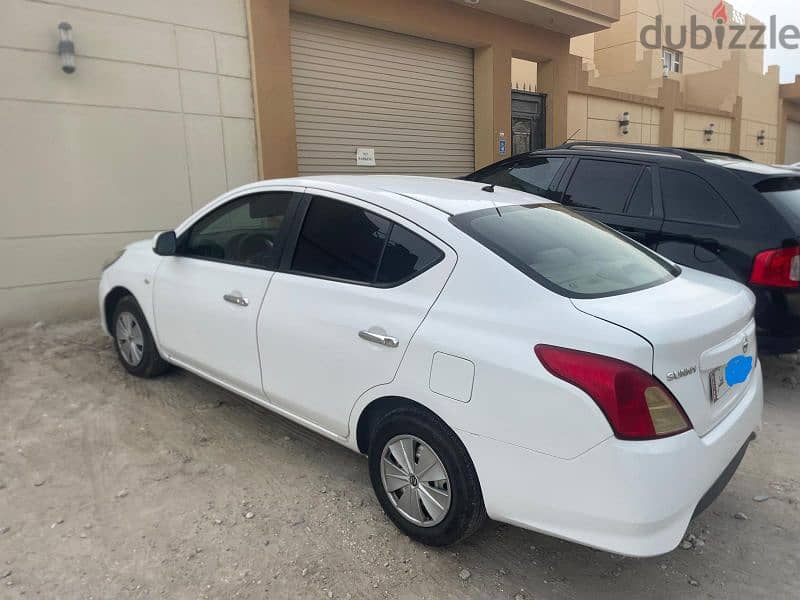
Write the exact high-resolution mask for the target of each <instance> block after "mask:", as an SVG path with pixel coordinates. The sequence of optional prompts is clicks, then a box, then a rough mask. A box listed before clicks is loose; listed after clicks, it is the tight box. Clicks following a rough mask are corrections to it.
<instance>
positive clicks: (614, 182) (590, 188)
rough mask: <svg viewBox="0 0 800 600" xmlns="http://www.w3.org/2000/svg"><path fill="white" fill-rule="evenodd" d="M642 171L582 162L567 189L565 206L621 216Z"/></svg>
mask: <svg viewBox="0 0 800 600" xmlns="http://www.w3.org/2000/svg"><path fill="white" fill-rule="evenodd" d="M641 170H642V168H641V167H640V166H639V165H632V164H629V163H620V162H610V161H605V160H586V159H583V160H581V161H580V162H579V163H578V166H577V167H576V168H575V173H574V174H573V175H572V179H571V180H570V182H569V185H568V186H567V192H566V194H565V196H564V202H565V203H567V204H571V205H573V206H575V207H578V208H591V209H593V210H601V211H603V212H608V213H622V212H623V210H624V208H625V203H626V202H627V201H628V196H630V194H631V190H632V189H633V186H634V184H635V183H636V179H637V177H638V176H639V172H640V171H641Z"/></svg>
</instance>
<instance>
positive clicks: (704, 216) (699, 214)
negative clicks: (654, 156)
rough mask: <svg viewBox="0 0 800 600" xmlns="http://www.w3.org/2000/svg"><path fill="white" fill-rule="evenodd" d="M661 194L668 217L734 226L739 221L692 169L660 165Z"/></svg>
mask: <svg viewBox="0 0 800 600" xmlns="http://www.w3.org/2000/svg"><path fill="white" fill-rule="evenodd" d="M661 195H662V198H663V201H664V217H665V218H666V219H667V220H669V221H685V222H689V223H701V224H706V225H726V226H734V227H735V226H737V225H738V224H739V220H738V219H737V218H736V215H735V214H733V211H732V210H731V208H730V207H729V206H728V204H727V203H726V202H725V201H724V200H723V199H722V197H721V196H720V195H719V194H718V193H717V192H716V190H715V189H714V188H713V187H711V185H710V184H709V183H708V182H707V181H706V180H705V179H703V178H702V177H699V176H698V175H695V174H694V173H687V172H686V171H677V170H675V169H661Z"/></svg>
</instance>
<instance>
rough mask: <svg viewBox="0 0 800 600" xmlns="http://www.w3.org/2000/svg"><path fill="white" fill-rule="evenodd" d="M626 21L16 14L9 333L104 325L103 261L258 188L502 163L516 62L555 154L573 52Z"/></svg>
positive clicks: (6, 49)
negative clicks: (275, 181) (531, 67)
mask: <svg viewBox="0 0 800 600" xmlns="http://www.w3.org/2000/svg"><path fill="white" fill-rule="evenodd" d="M618 17H619V0H570V1H567V0H560V1H559V2H551V1H549V0H541V1H539V0H482V1H481V2H480V4H477V5H475V3H469V2H468V3H465V2H463V1H457V2H456V1H450V0H381V1H380V2H372V1H371V2H367V1H365V0H247V1H246V0H169V1H168V2H165V1H162V0H139V1H136V2H132V1H130V0H59V1H58V2H50V1H47V0H45V1H38V0H3V2H2V3H1V4H0V75H2V79H3V85H2V86H0V131H3V132H4V134H5V139H6V143H5V144H3V145H2V146H0V153H1V155H0V176H1V177H2V180H3V183H4V189H5V193H4V194H3V197H2V200H0V326H7V325H15V324H24V323H31V322H34V321H38V320H52V319H59V318H64V317H75V316H81V315H89V314H92V313H93V312H94V311H95V310H96V299H95V294H96V284H97V281H98V277H99V272H100V269H101V264H102V262H103V260H104V259H105V258H107V257H109V256H111V255H113V254H114V253H115V251H117V250H118V249H119V248H121V247H123V246H124V245H125V244H127V243H128V242H130V241H133V240H136V239H141V238H145V237H149V236H152V235H154V234H155V233H156V232H158V231H160V230H165V229H171V228H173V227H174V226H175V225H176V224H177V223H179V222H180V221H181V220H183V219H184V218H185V217H186V216H188V215H189V214H191V213H192V212H193V211H194V210H196V209H198V208H199V207H201V206H203V205H204V204H206V203H207V202H209V201H211V200H212V199H213V198H214V197H215V196H217V195H218V194H220V193H222V192H223V191H225V190H227V189H230V188H233V187H236V186H238V185H239V184H242V183H246V182H249V181H253V180H255V179H257V178H258V177H264V178H268V177H276V176H291V175H297V174H301V173H302V174H308V173H326V172H327V173H330V172H339V173H341V172H402V173H419V174H430V175H442V176H453V175H460V174H464V173H467V172H470V171H471V170H473V169H474V168H475V167H476V166H480V165H483V164H487V163H490V162H492V161H493V160H495V159H497V158H500V157H502V156H503V155H504V151H505V154H507V152H508V150H505V147H504V144H503V140H504V139H505V136H506V135H509V132H510V127H511V107H510V102H509V90H510V88H511V60H512V58H514V57H517V58H521V59H526V60H532V61H536V62H538V63H539V65H540V66H541V67H540V80H541V86H542V87H543V89H546V91H547V92H548V102H550V103H552V105H551V106H550V110H549V111H548V118H549V119H550V123H548V132H549V133H548V135H549V136H550V140H549V141H552V140H557V139H558V138H560V137H563V136H564V135H566V106H567V94H568V89H567V85H566V73H567V67H566V65H567V64H568V62H569V46H570V38H571V37H574V36H576V35H583V34H586V33H590V32H593V31H597V30H599V29H602V28H605V27H608V26H610V25H611V24H612V23H613V22H614V21H615V20H616V19H617V18H618ZM61 23H65V27H66V24H68V25H69V28H70V29H69V31H70V34H71V38H72V42H73V43H74V65H75V70H74V72H72V73H66V72H65V71H64V70H62V67H63V66H64V63H63V61H64V60H67V59H68V58H67V57H66V56H65V57H62V56H59V53H58V49H59V40H60V35H62V33H61V31H62V30H61V29H59V24H61ZM68 54H69V53H68V52H67V53H66V55H68ZM359 149H360V150H361V151H362V152H360V153H358V152H357V150H359ZM357 154H358V156H360V157H361V158H358V156H357ZM373 161H374V166H371V165H372V164H373Z"/></svg>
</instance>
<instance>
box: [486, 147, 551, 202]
mask: <svg viewBox="0 0 800 600" xmlns="http://www.w3.org/2000/svg"><path fill="white" fill-rule="evenodd" d="M564 160H565V159H564V158H559V157H544V156H542V157H536V158H529V159H526V160H523V161H520V162H518V163H514V164H513V165H511V166H508V167H505V168H503V169H500V170H499V171H495V172H494V173H491V174H490V175H487V176H486V177H483V178H481V181H482V182H484V183H493V184H495V185H499V186H502V187H507V188H511V189H513V190H520V191H523V192H527V193H529V194H538V195H540V196H541V195H544V194H546V193H547V191H548V189H549V188H550V184H551V183H552V182H553V178H555V176H556V174H557V173H558V170H559V169H560V168H561V165H563V164H564Z"/></svg>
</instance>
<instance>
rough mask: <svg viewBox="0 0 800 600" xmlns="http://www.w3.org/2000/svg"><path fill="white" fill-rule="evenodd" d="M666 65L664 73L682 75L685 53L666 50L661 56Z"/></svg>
mask: <svg viewBox="0 0 800 600" xmlns="http://www.w3.org/2000/svg"><path fill="white" fill-rule="evenodd" d="M661 60H662V61H663V63H664V73H667V74H668V73H680V72H681V70H682V69H683V52H681V51H680V50H672V49H670V48H664V50H663V51H662V54H661Z"/></svg>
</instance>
